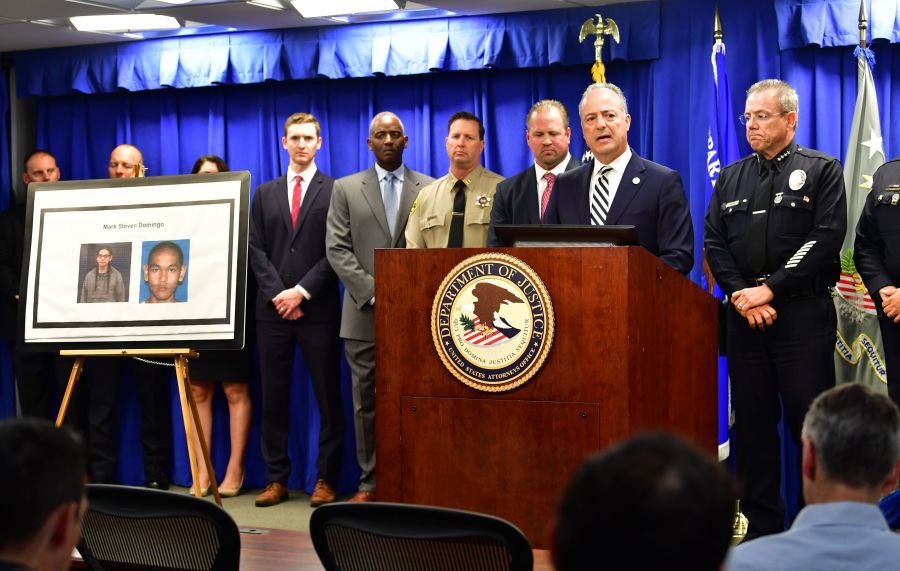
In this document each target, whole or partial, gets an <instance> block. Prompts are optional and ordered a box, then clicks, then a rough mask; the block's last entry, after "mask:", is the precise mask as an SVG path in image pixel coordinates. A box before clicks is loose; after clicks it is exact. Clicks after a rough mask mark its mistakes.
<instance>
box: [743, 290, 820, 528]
mask: <svg viewBox="0 0 900 571" xmlns="http://www.w3.org/2000/svg"><path fill="white" fill-rule="evenodd" d="M772 307H774V308H775V310H776V311H777V312H778V317H777V319H776V321H775V323H774V324H773V325H772V327H769V328H767V329H766V330H765V331H759V330H756V329H751V328H750V326H749V325H747V321H746V320H745V319H744V318H742V317H741V316H740V315H738V313H737V312H735V311H734V308H733V307H729V310H728V371H729V375H730V376H731V387H732V404H733V407H734V412H735V425H734V436H735V446H736V450H735V454H736V459H737V467H738V474H739V475H741V476H742V477H743V484H744V485H743V499H742V502H741V509H742V511H743V512H744V514H745V515H746V516H747V518H748V519H749V520H750V528H749V531H748V533H749V534H752V535H753V536H759V535H767V534H771V533H778V532H780V531H783V530H784V501H783V500H782V498H781V495H780V492H779V484H780V481H781V448H780V441H779V437H778V422H779V420H780V419H781V413H782V405H783V410H784V419H785V424H786V425H787V427H788V429H789V430H790V432H791V437H792V438H793V440H794V442H795V443H796V445H797V450H798V451H800V450H802V446H801V445H800V432H801V428H802V426H803V417H804V416H805V414H806V411H807V409H808V408H809V405H810V403H811V402H812V401H813V399H814V398H815V397H816V396H818V395H819V393H821V392H823V391H825V390H827V389H829V388H831V387H833V386H834V385H835V374H834V340H835V328H836V323H837V320H836V316H835V310H834V304H833V303H832V301H831V297H830V296H828V295H818V296H815V297H807V298H803V299H793V300H792V299H784V300H776V301H775V302H774V303H773V304H772ZM779 396H780V397H781V404H779ZM799 460H800V458H799V454H798V457H797V458H796V460H795V461H796V462H798V467H799Z"/></svg>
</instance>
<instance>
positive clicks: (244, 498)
mask: <svg viewBox="0 0 900 571" xmlns="http://www.w3.org/2000/svg"><path fill="white" fill-rule="evenodd" d="M170 491H172V492H175V493H180V494H187V493H188V488H180V487H178V486H172V487H171V488H170ZM260 491H261V490H246V489H245V490H244V491H243V492H242V493H241V495H239V496H237V497H234V498H222V507H224V508H225V511H227V512H228V513H229V515H231V517H232V518H233V519H234V521H235V522H237V524H238V527H240V528H248V527H250V528H253V527H269V528H275V529H290V530H294V531H309V516H310V515H312V512H313V508H311V507H310V506H309V496H307V495H306V494H305V493H303V492H301V491H295V490H291V492H290V494H291V495H290V497H289V498H288V500H287V501H285V502H282V503H280V504H278V505H277V506H271V507H267V508H258V507H256V506H255V505H254V503H253V502H254V500H255V499H256V495H257V494H258V493H259V492H260ZM346 498H347V496H338V499H339V500H340V499H346ZM204 499H205V500H208V501H210V502H214V501H215V500H214V499H213V497H212V492H210V495H208V496H206V498H204Z"/></svg>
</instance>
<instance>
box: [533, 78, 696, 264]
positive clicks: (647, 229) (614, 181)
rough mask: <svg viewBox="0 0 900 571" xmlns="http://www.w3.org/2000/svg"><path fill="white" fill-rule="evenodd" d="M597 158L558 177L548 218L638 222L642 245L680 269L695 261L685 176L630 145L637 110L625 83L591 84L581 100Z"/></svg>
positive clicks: (577, 221) (560, 221) (549, 221)
mask: <svg viewBox="0 0 900 571" xmlns="http://www.w3.org/2000/svg"><path fill="white" fill-rule="evenodd" d="M578 114H579V115H580V117H581V130H582V133H583V135H584V140H585V142H586V143H587V146H588V148H590V150H591V153H593V155H594V161H592V162H591V163H588V164H586V165H582V166H581V167H579V168H577V169H574V170H572V171H568V172H565V173H563V174H561V175H560V176H559V178H558V179H557V180H556V185H555V187H554V190H553V195H552V196H551V197H550V202H549V204H548V205H547V210H546V212H545V213H544V223H545V224H592V225H594V226H602V225H620V224H621V225H634V226H635V227H636V228H637V232H638V240H639V241H640V244H641V246H643V247H644V248H646V249H647V250H649V251H650V253H652V254H653V255H654V256H657V257H659V258H660V259H661V260H662V261H664V262H666V263H667V264H669V265H670V266H672V267H673V268H675V269H676V270H678V271H679V272H681V273H683V274H687V273H688V272H690V271H691V267H692V266H693V265H694V227H693V224H692V223H691V212H690V209H689V208H688V203H687V198H686V197H685V194H684V186H683V185H682V184H681V176H680V175H679V174H678V173H677V172H675V171H673V170H672V169H670V168H667V167H664V166H662V165H660V164H657V163H654V162H651V161H648V160H646V159H642V158H641V157H639V156H638V155H637V153H635V152H633V151H632V150H631V148H630V147H629V146H628V128H629V127H630V126H631V115H629V114H628V103H627V102H626V101H625V95H624V94H623V93H622V90H621V89H619V87H617V86H615V85H613V84H611V83H594V84H592V85H589V86H588V88H587V89H586V90H585V92H584V95H582V97H581V103H579V104H578Z"/></svg>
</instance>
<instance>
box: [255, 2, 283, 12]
mask: <svg viewBox="0 0 900 571" xmlns="http://www.w3.org/2000/svg"><path fill="white" fill-rule="evenodd" d="M247 4H250V5H251V6H258V7H260V8H268V9H269V10H284V4H282V3H281V2H279V1H278V0H247Z"/></svg>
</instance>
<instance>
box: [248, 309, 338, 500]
mask: <svg viewBox="0 0 900 571" xmlns="http://www.w3.org/2000/svg"><path fill="white" fill-rule="evenodd" d="M303 319H304V318H302V317H301V318H300V319H298V320H297V321H282V322H272V321H258V322H257V339H258V342H259V363H260V372H261V376H262V401H263V402H262V452H263V457H264V458H265V460H266V471H267V477H268V481H269V482H280V483H282V484H287V479H288V476H289V475H290V472H291V461H290V458H289V457H288V433H289V431H290V419H289V417H288V406H289V402H290V394H291V384H292V382H291V381H292V374H291V373H292V370H293V365H294V348H295V346H296V345H299V346H300V352H301V354H302V355H303V361H304V362H305V363H306V367H307V369H309V376H310V380H311V381H312V386H313V391H314V392H315V395H316V403H317V404H318V406H319V417H320V429H319V456H318V459H317V460H316V470H317V471H318V478H321V479H323V480H325V481H326V482H328V483H329V484H331V485H332V486H336V485H337V481H338V477H339V476H340V469H341V445H342V443H343V440H344V409H343V405H342V402H341V385H340V379H341V377H340V364H339V360H340V342H339V341H338V323H337V322H336V321H335V322H334V323H330V322H321V323H319V322H305V323H304V321H303Z"/></svg>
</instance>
